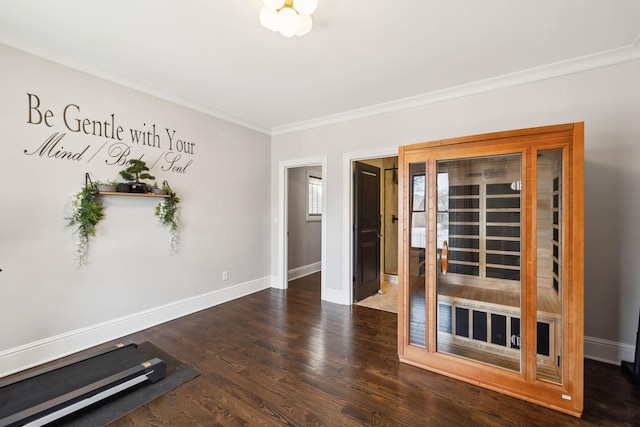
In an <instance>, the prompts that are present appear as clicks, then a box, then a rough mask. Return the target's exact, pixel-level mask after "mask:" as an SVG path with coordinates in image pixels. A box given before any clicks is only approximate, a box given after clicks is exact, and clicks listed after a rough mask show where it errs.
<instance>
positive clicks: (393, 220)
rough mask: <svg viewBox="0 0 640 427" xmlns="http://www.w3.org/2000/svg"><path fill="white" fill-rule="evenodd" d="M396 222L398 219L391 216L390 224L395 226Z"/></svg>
mask: <svg viewBox="0 0 640 427" xmlns="http://www.w3.org/2000/svg"><path fill="white" fill-rule="evenodd" d="M396 222H398V217H397V216H396V215H391V223H392V224H395V223H396Z"/></svg>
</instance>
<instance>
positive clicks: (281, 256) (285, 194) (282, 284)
mask: <svg viewBox="0 0 640 427" xmlns="http://www.w3.org/2000/svg"><path fill="white" fill-rule="evenodd" d="M307 166H321V167H322V225H321V227H320V228H321V232H320V233H321V236H320V244H321V245H322V247H321V248H320V271H321V272H322V274H321V279H320V289H321V294H320V295H321V298H322V299H325V297H324V296H325V295H326V283H327V281H326V274H324V273H325V271H326V259H327V217H326V213H327V212H326V206H327V190H326V189H327V185H326V184H327V158H326V156H322V157H308V158H304V159H294V160H283V161H281V162H279V163H278V200H279V201H280V203H279V204H278V224H277V225H278V276H277V278H276V281H275V285H274V286H273V287H274V288H278V289H287V288H288V287H289V274H288V259H289V239H288V238H287V224H288V220H289V212H288V206H289V169H294V168H300V167H307Z"/></svg>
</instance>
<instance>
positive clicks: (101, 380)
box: [0, 342, 166, 427]
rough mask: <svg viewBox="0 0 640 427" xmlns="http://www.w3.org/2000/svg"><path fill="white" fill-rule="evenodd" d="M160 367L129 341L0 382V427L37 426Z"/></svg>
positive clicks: (152, 375)
mask: <svg viewBox="0 0 640 427" xmlns="http://www.w3.org/2000/svg"><path fill="white" fill-rule="evenodd" d="M165 372H166V363H165V362H163V361H162V360H160V359H158V358H157V357H153V356H152V355H151V356H150V355H148V354H143V352H141V351H140V350H139V349H138V345H137V344H135V343H132V342H126V343H119V344H117V345H116V346H115V347H113V348H109V349H107V350H102V351H99V352H94V353H91V354H89V355H88V356H87V355H86V353H85V355H84V356H78V357H75V358H72V359H71V360H69V361H66V362H65V363H64V364H63V365H57V366H51V367H43V368H35V369H34V370H29V371H26V372H24V373H22V374H16V375H12V376H10V377H7V378H4V379H0V427H4V426H41V425H45V424H47V423H50V422H52V421H55V420H57V419H60V418H62V417H64V416H66V415H69V414H71V413H73V412H75V411H78V410H80V409H83V408H86V407H87V406H89V405H92V404H94V403H96V402H99V401H100V400H103V399H106V398H107V397H110V396H113V395H115V394H117V393H120V392H123V391H125V390H127V389H130V388H132V387H134V386H136V385H138V384H141V383H144V382H156V381H158V380H160V379H162V378H164V376H165Z"/></svg>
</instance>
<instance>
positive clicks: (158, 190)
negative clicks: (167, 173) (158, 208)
mask: <svg viewBox="0 0 640 427" xmlns="http://www.w3.org/2000/svg"><path fill="white" fill-rule="evenodd" d="M151 192H152V193H153V194H157V195H159V196H166V195H167V194H168V192H167V190H166V189H164V188H163V187H158V183H157V182H154V183H153V187H151Z"/></svg>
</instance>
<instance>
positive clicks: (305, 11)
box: [293, 0, 318, 15]
mask: <svg viewBox="0 0 640 427" xmlns="http://www.w3.org/2000/svg"><path fill="white" fill-rule="evenodd" d="M293 7H294V8H295V9H296V10H297V11H298V12H299V13H300V15H311V14H312V13H313V12H315V11H316V8H317V7H318V0H293Z"/></svg>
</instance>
